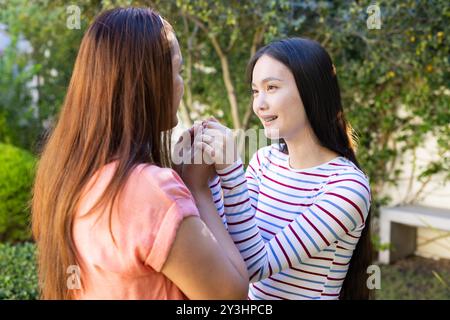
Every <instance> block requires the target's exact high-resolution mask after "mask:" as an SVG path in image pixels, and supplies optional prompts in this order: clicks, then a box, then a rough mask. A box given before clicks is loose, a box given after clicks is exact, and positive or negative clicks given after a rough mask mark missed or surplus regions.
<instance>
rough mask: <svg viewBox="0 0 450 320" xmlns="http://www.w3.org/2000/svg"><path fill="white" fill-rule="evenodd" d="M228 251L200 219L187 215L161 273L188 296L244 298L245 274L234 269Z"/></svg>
mask: <svg viewBox="0 0 450 320" xmlns="http://www.w3.org/2000/svg"><path fill="white" fill-rule="evenodd" d="M210 206H213V204H212V203H211V204H210ZM203 209H204V208H203ZM216 216H217V215H216ZM221 228H222V229H223V226H221ZM233 246H234V245H233ZM228 254H229V253H228V252H227V251H226V250H224V249H223V247H222V245H221V244H219V240H218V238H217V237H216V236H215V235H214V234H213V233H212V232H211V230H210V229H209V228H208V226H207V225H206V224H205V223H204V222H203V221H202V220H201V219H199V218H198V217H188V218H185V219H184V220H183V221H182V222H181V224H180V227H179V229H178V231H177V235H176V238H175V241H174V243H173V246H172V248H171V250H170V253H169V256H168V258H167V260H166V262H165V263H164V266H163V268H162V270H161V272H162V273H164V274H165V275H166V276H167V277H168V278H169V279H170V280H172V281H173V282H174V283H175V285H176V286H177V287H178V288H180V290H181V291H183V293H184V294H185V295H186V296H187V297H188V298H189V299H214V300H216V299H217V300H223V299H246V298H247V292H248V276H245V277H244V276H243V275H242V274H241V272H239V271H238V270H237V268H236V266H235V265H233V263H232V259H231V258H230V257H229V256H228ZM238 254H239V253H238ZM239 258H240V257H239ZM241 260H242V259H241ZM244 269H245V266H244Z"/></svg>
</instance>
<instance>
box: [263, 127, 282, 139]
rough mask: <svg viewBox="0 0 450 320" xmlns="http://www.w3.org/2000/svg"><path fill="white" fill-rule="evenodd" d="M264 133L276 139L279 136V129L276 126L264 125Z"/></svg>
mask: <svg viewBox="0 0 450 320" xmlns="http://www.w3.org/2000/svg"><path fill="white" fill-rule="evenodd" d="M264 135H265V136H266V137H267V138H269V139H272V140H278V139H280V138H281V136H280V130H279V129H278V128H271V127H265V128H264Z"/></svg>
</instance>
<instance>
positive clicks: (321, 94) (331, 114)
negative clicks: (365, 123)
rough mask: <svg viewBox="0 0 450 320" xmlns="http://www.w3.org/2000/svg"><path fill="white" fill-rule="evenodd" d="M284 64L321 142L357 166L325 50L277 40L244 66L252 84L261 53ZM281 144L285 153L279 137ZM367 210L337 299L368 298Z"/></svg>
mask: <svg viewBox="0 0 450 320" xmlns="http://www.w3.org/2000/svg"><path fill="white" fill-rule="evenodd" d="M265 54H266V55H269V56H270V57H272V58H274V59H276V60H278V61H280V62H281V63H283V64H284V65H285V66H286V67H287V68H289V70H290V71H291V72H292V74H293V75H294V78H295V82H296V84H297V88H299V89H300V88H301V89H300V90H299V93H300V97H301V99H302V102H303V105H304V107H305V112H306V116H307V118H308V121H309V123H310V124H311V128H312V129H313V131H314V134H315V135H316V136H317V138H318V140H319V141H320V143H321V145H322V146H324V147H326V148H328V149H330V150H332V151H334V152H336V153H338V154H339V155H341V156H344V157H346V158H347V159H349V160H350V161H352V162H353V163H354V164H355V166H357V167H358V168H360V165H359V163H358V161H357V159H356V155H355V143H354V140H353V136H352V129H351V127H350V124H349V123H348V122H347V121H346V119H345V116H344V110H343V107H342V103H341V95H340V89H339V84H338V80H337V76H336V70H335V68H334V65H333V63H332V61H331V58H330V56H329V55H328V53H327V51H326V50H325V49H324V48H323V47H322V46H321V45H320V44H319V43H317V42H315V41H313V40H309V39H303V38H289V39H284V40H279V41H275V42H272V43H270V44H268V45H267V46H264V47H262V48H260V49H259V50H258V51H257V52H256V53H255V55H254V56H253V57H252V59H251V60H250V62H249V64H248V68H247V77H248V79H249V82H250V83H251V77H252V72H253V69H254V67H255V64H256V62H257V61H258V59H259V58H261V57H262V56H263V55H265ZM280 142H281V146H282V148H283V150H284V151H285V152H288V150H287V145H286V143H285V142H284V141H283V139H281V141H280ZM370 216H371V213H370V210H369V212H368V214H367V218H366V220H365V227H364V229H363V231H362V233H361V237H360V239H359V241H358V243H357V245H356V248H355V250H354V252H353V255H352V258H351V260H350V265H349V269H348V271H347V275H346V277H345V280H344V283H343V284H342V288H341V292H340V296H339V298H340V299H345V300H347V299H370V298H371V297H372V294H373V292H371V291H370V290H369V289H368V287H367V284H366V281H367V273H366V272H367V267H368V266H369V265H370V264H371V263H372V259H373V253H372V252H373V249H372V241H371V235H370Z"/></svg>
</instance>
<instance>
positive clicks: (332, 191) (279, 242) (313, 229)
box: [219, 157, 370, 282]
mask: <svg viewBox="0 0 450 320" xmlns="http://www.w3.org/2000/svg"><path fill="white" fill-rule="evenodd" d="M250 165H252V166H250ZM250 165H249V169H248V170H247V174H246V175H245V174H244V171H243V168H242V163H240V161H238V162H237V163H235V164H234V165H233V166H232V167H229V168H227V169H226V170H223V171H222V172H219V173H220V177H221V181H222V188H223V190H224V202H225V203H224V208H225V217H226V219H227V224H228V232H229V234H230V236H231V238H232V239H233V241H234V243H235V244H236V246H237V247H238V249H239V251H240V253H241V255H242V257H243V259H244V261H245V262H246V265H247V269H248V272H249V275H250V281H251V282H256V281H260V280H261V279H264V278H267V277H269V276H271V275H272V274H274V273H277V272H280V271H281V270H283V269H286V268H289V267H292V265H293V264H294V263H295V264H296V262H300V263H301V262H302V261H304V260H307V259H309V258H311V257H313V256H315V255H316V254H317V253H318V252H320V251H322V250H323V249H325V248H326V247H328V246H330V244H332V243H334V242H336V241H339V240H342V237H344V236H345V235H346V234H348V233H350V232H353V231H355V232H356V231H359V232H360V231H361V230H362V228H363V227H364V223H365V219H366V217H367V214H368V211H369V206H370V191H369V187H368V183H367V180H365V179H342V178H340V177H339V178H338V177H337V176H336V177H333V178H334V179H333V180H332V181H330V182H329V183H328V184H327V185H326V186H325V187H324V189H323V192H322V193H321V194H320V195H319V196H318V198H316V201H315V202H314V203H313V204H312V205H310V206H308V207H304V208H302V210H301V212H300V213H299V215H298V216H297V218H296V219H294V220H289V223H288V224H287V225H286V226H285V227H284V228H282V229H280V231H279V232H277V233H276V234H274V236H273V237H272V238H271V239H270V240H269V241H267V242H265V241H264V240H263V238H262V236H261V233H260V229H259V227H258V224H257V220H256V218H255V213H256V210H258V198H257V196H258V192H259V188H258V187H257V186H254V185H253V184H254V183H255V181H256V182H257V184H258V185H259V181H260V180H259V179H258V176H256V180H255V172H256V173H257V172H258V171H259V166H260V165H261V163H260V162H259V161H258V159H257V158H256V157H254V158H253V159H252V161H251V162H250ZM245 176H246V177H247V179H246V178H245ZM250 188H252V189H253V188H255V189H254V190H253V191H250ZM252 197H255V199H252ZM266 213H267V214H269V215H270V214H271V212H266ZM357 240H358V238H357V239H356V241H357Z"/></svg>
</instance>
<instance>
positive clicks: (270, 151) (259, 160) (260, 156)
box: [250, 143, 286, 166]
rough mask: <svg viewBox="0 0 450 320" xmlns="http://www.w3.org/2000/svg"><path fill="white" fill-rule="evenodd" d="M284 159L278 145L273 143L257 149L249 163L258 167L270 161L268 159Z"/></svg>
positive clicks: (284, 155)
mask: <svg viewBox="0 0 450 320" xmlns="http://www.w3.org/2000/svg"><path fill="white" fill-rule="evenodd" d="M284 157H286V154H284V153H283V152H282V151H281V149H280V145H279V144H278V143H273V144H271V145H268V146H265V147H262V148H260V149H258V151H257V152H255V154H254V155H253V157H252V159H251V161H250V163H253V164H257V165H258V166H260V165H261V164H264V163H266V162H268V161H270V159H272V158H284Z"/></svg>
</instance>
